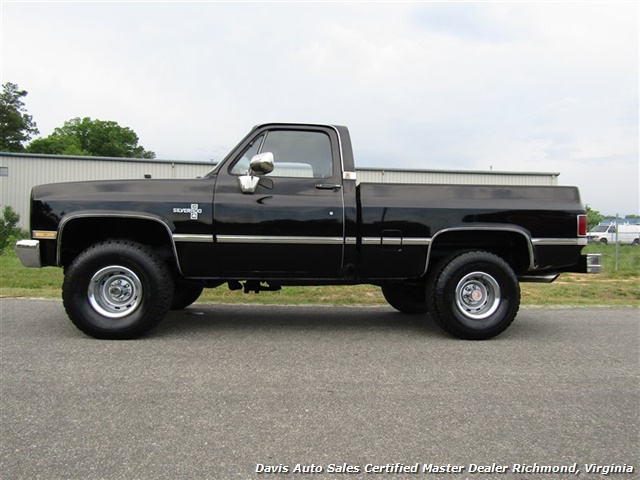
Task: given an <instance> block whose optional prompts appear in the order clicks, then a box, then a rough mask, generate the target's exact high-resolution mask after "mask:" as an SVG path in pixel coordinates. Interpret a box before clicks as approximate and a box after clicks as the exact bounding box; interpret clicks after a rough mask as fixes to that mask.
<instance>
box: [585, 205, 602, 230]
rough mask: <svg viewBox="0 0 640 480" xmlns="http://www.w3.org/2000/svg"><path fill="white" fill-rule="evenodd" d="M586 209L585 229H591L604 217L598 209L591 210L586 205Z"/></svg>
mask: <svg viewBox="0 0 640 480" xmlns="http://www.w3.org/2000/svg"><path fill="white" fill-rule="evenodd" d="M586 209H587V230H591V229H592V228H593V227H595V226H597V225H598V224H599V223H600V222H601V221H602V219H603V218H604V217H603V216H602V214H601V213H600V212H599V211H597V210H593V209H592V208H591V207H589V206H588V205H587V207H586Z"/></svg>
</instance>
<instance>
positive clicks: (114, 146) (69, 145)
mask: <svg viewBox="0 0 640 480" xmlns="http://www.w3.org/2000/svg"><path fill="white" fill-rule="evenodd" d="M27 95H28V92H27V91H26V90H21V89H20V88H19V87H18V85H16V84H15V83H10V82H7V83H5V84H3V85H2V94H1V95H0V151H3V152H18V153H43V154H50V155H89V156H96V157H125V158H156V154H155V153H154V152H152V151H150V150H146V149H145V148H144V147H143V146H142V145H139V144H138V141H139V139H138V135H137V134H136V133H135V132H134V131H133V130H131V129H130V128H128V127H122V126H120V125H118V123H117V122H114V121H111V120H106V121H105V120H98V119H92V118H90V117H84V118H80V117H76V118H72V119H70V120H67V121H65V122H64V124H63V125H62V126H60V127H57V128H56V129H54V131H53V133H52V134H50V135H49V136H47V137H40V138H35V139H34V140H31V139H32V138H34V137H35V136H37V135H39V134H40V131H39V130H38V126H37V124H36V122H35V120H34V119H33V116H32V115H29V114H28V113H27V109H26V107H25V104H24V101H23V99H24V98H25V97H26V96H27Z"/></svg>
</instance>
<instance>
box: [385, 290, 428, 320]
mask: <svg viewBox="0 0 640 480" xmlns="http://www.w3.org/2000/svg"><path fill="white" fill-rule="evenodd" d="M382 295H384V298H385V300H387V302H388V303H389V305H391V306H392V307H393V308H395V309H396V310H398V311H399V312H402V313H407V314H414V315H415V314H421V313H427V297H426V295H425V290H424V285H420V284H418V285H407V284H404V283H388V284H385V285H383V286H382Z"/></svg>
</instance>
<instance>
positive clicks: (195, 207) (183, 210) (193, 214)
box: [173, 203, 202, 220]
mask: <svg viewBox="0 0 640 480" xmlns="http://www.w3.org/2000/svg"><path fill="white" fill-rule="evenodd" d="M173 213H188V214H189V215H191V220H198V215H200V214H201V213H202V209H201V208H198V204H197V203H192V204H191V208H178V207H176V208H174V209H173Z"/></svg>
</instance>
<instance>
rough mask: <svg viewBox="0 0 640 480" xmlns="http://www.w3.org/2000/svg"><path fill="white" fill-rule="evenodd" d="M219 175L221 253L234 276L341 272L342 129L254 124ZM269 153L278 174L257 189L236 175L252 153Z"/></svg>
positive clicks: (244, 169) (216, 197) (217, 213)
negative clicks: (251, 189) (338, 131)
mask: <svg viewBox="0 0 640 480" xmlns="http://www.w3.org/2000/svg"><path fill="white" fill-rule="evenodd" d="M237 152H239V153H237V154H236V155H235V157H231V158H229V159H228V160H227V161H226V162H225V164H224V165H222V167H221V170H220V172H219V173H218V179H217V182H216V188H215V193H214V211H213V215H214V231H215V241H216V257H217V259H218V265H219V266H220V267H221V270H222V272H221V274H222V275H226V276H228V277H229V278H269V277H270V278H281V277H287V276H289V275H291V274H294V275H295V277H296V278H309V279H312V278H337V277H339V276H341V271H342V264H343V253H344V201H343V188H342V172H341V166H340V161H339V158H340V157H339V155H340V152H339V142H338V138H337V134H336V133H335V132H334V131H333V130H331V129H329V128H322V127H317V128H312V127H307V128H305V127H300V128H289V127H288V128H287V129H282V128H275V127H274V128H269V127H264V128H263V129H261V130H257V131H256V132H255V134H254V135H253V136H251V137H250V138H249V139H248V140H247V141H246V142H244V144H243V145H241V146H240V147H239V149H238V150H237ZM266 152H271V153H272V154H273V157H274V166H275V168H274V170H273V172H271V173H269V174H267V175H264V176H262V177H261V178H260V182H259V184H258V187H257V188H256V190H255V192H253V193H242V191H241V188H240V185H239V180H238V178H239V177H240V176H243V175H246V173H247V169H248V166H249V161H250V159H251V158H252V157H253V156H254V155H257V154H260V153H266Z"/></svg>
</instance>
